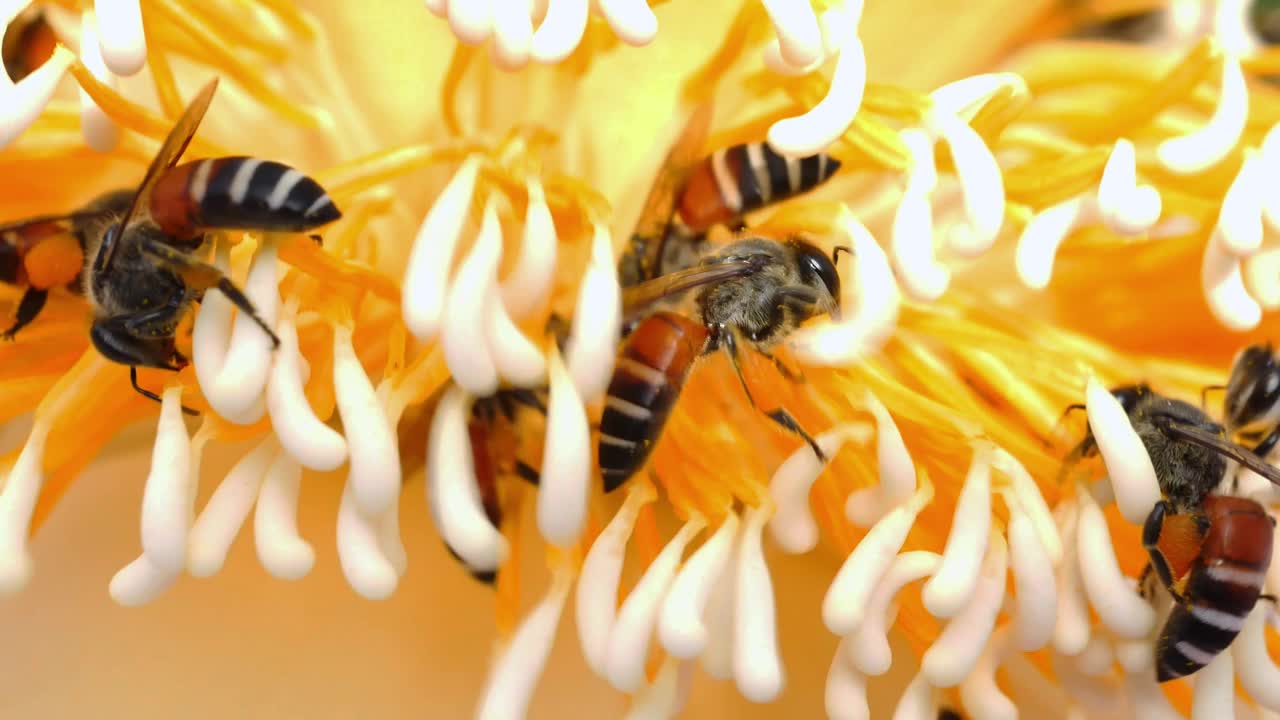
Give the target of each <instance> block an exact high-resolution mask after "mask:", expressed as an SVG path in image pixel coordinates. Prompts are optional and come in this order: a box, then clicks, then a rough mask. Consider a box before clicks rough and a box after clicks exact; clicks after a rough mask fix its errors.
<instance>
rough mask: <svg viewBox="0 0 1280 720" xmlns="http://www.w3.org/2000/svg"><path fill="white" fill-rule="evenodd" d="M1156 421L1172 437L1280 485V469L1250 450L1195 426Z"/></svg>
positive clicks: (1164, 419) (1162, 419)
mask: <svg viewBox="0 0 1280 720" xmlns="http://www.w3.org/2000/svg"><path fill="white" fill-rule="evenodd" d="M1156 421H1157V422H1159V423H1160V425H1161V427H1162V428H1164V430H1165V431H1166V432H1168V433H1169V435H1170V436H1172V437H1175V438H1177V439H1179V440H1183V441H1186V442H1189V443H1194V444H1196V445H1199V446H1201V447H1204V448H1208V449H1210V450H1212V451H1214V452H1216V453H1218V454H1219V455H1221V456H1223V457H1226V458H1230V459H1231V460H1235V461H1236V462H1238V463H1240V464H1241V465H1243V466H1244V467H1247V468H1249V469H1250V470H1252V471H1254V472H1256V473H1258V474H1259V475H1261V476H1262V477H1264V478H1266V479H1268V480H1270V481H1271V482H1272V483H1275V484H1276V485H1280V468H1276V467H1275V466H1273V465H1271V464H1270V463H1268V462H1267V461H1266V460H1263V459H1262V458H1260V457H1258V456H1257V455H1255V454H1253V452H1251V451H1250V450H1249V449H1247V448H1243V447H1240V446H1239V445H1236V444H1235V443H1233V442H1231V441H1229V440H1227V439H1225V438H1221V437H1219V436H1217V435H1214V434H1213V433H1211V432H1209V431H1207V430H1204V429H1203V428H1198V427H1196V426H1194V425H1184V424H1182V423H1179V422H1174V421H1171V420H1168V419H1166V418H1158V419H1157V420H1156Z"/></svg>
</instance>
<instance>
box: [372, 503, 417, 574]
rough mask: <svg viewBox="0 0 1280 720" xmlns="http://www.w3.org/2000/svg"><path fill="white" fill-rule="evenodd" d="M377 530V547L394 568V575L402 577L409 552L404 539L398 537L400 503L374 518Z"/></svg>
mask: <svg viewBox="0 0 1280 720" xmlns="http://www.w3.org/2000/svg"><path fill="white" fill-rule="evenodd" d="M375 524H376V525H377V532H378V548H379V549H381V550H382V555H383V557H385V558H386V559H387V562H389V563H391V567H393V568H395V569H396V575H398V576H399V577H404V573H405V571H406V570H408V569H409V553H408V551H407V550H405V548H404V540H402V539H401V538H400V504H399V503H396V504H394V505H392V506H391V507H389V508H387V511H386V512H385V513H383V515H382V517H380V518H378V519H377V520H375Z"/></svg>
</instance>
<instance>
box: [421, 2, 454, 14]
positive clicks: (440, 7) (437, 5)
mask: <svg viewBox="0 0 1280 720" xmlns="http://www.w3.org/2000/svg"><path fill="white" fill-rule="evenodd" d="M425 2H426V5H427V10H428V11H430V12H431V14H432V15H435V16H436V17H438V18H448V16H449V15H448V13H449V0H425Z"/></svg>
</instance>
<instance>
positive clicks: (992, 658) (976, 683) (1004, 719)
mask: <svg viewBox="0 0 1280 720" xmlns="http://www.w3.org/2000/svg"><path fill="white" fill-rule="evenodd" d="M1009 634H1010V633H1009V626H1008V625H1005V626H1002V627H1001V628H1000V629H999V630H996V631H995V632H994V633H992V635H991V641H990V642H988V643H987V647H986V649H985V650H983V651H982V655H981V656H980V657H979V658H978V664H977V665H976V666H974V668H973V672H971V673H970V674H969V676H968V677H967V678H965V679H964V682H962V683H961V684H960V702H961V704H963V705H964V709H965V710H966V711H967V712H968V713H969V714H970V715H971V716H973V717H975V718H983V720H988V719H990V720H1017V718H1018V708H1017V706H1015V705H1014V704H1013V701H1012V700H1010V699H1009V696H1008V695H1005V694H1004V691H1003V690H1001V689H1000V686H999V685H997V684H996V668H997V667H999V665H1000V663H1001V660H1002V659H1003V657H1004V655H1005V653H1006V652H1007V651H1008V648H1009V642H1010V638H1009Z"/></svg>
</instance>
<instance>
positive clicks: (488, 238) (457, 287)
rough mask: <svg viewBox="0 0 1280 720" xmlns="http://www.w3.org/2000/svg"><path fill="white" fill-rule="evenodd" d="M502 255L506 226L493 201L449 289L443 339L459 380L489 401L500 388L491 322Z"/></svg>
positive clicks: (486, 207)
mask: <svg viewBox="0 0 1280 720" xmlns="http://www.w3.org/2000/svg"><path fill="white" fill-rule="evenodd" d="M501 252H502V225H501V224H500V223H499V221H498V208H497V205H496V201H495V200H494V199H492V198H490V200H489V201H488V202H487V203H485V208H484V220H483V221H482V222H481V224H480V231H479V232H478V233H476V240H475V244H474V245H472V247H471V252H470V253H468V254H467V257H466V259H465V260H463V261H462V266H461V267H460V268H458V274H457V276H456V277H455V278H454V279H453V285H452V286H450V288H449V297H448V299H447V300H446V301H445V306H446V307H447V308H448V313H447V314H446V317H445V320H444V330H443V331H442V334H441V340H440V344H441V347H442V348H443V349H444V360H445V364H447V365H448V366H449V372H450V374H452V375H453V381H454V382H456V383H458V384H459V385H461V386H462V387H463V388H466V390H467V392H469V393H471V394H472V395H475V396H477V397H487V396H489V395H492V394H493V393H494V391H496V390H497V389H498V368H497V366H496V365H495V364H494V360H493V355H492V352H491V348H490V347H489V344H488V343H486V342H485V327H486V323H485V320H486V319H487V317H488V314H489V305H490V304H492V303H495V302H498V299H497V298H495V297H494V291H495V288H494V284H495V283H496V278H497V272H498V260H499V259H500V255H501Z"/></svg>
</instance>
